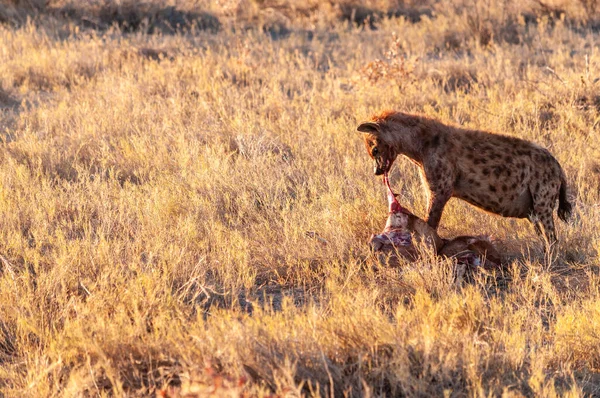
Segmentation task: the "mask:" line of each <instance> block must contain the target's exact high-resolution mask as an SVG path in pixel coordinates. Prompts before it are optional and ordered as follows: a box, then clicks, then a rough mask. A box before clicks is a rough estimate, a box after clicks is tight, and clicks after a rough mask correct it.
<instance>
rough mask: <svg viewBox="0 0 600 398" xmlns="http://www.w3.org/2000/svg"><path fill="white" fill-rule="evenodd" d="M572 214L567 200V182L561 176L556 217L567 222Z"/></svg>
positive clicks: (571, 208) (571, 207)
mask: <svg viewBox="0 0 600 398" xmlns="http://www.w3.org/2000/svg"><path fill="white" fill-rule="evenodd" d="M572 212H573V206H572V205H571V203H569V200H568V199H567V181H566V180H565V177H564V175H563V176H561V179H560V191H559V192H558V217H559V218H560V219H561V220H563V221H567V220H568V219H569V217H571V213H572Z"/></svg>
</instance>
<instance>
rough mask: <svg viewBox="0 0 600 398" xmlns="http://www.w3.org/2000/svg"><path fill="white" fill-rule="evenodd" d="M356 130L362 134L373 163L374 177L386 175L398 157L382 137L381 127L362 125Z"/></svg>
mask: <svg viewBox="0 0 600 398" xmlns="http://www.w3.org/2000/svg"><path fill="white" fill-rule="evenodd" d="M357 130H358V131H360V132H361V133H364V134H363V135H364V139H365V146H366V147H367V152H368V153H369V156H370V157H371V159H373V160H374V161H375V167H374V172H375V175H382V174H384V173H387V172H388V171H390V169H391V168H392V163H394V160H395V159H396V156H397V155H398V154H397V153H396V150H395V149H394V148H393V147H392V146H390V145H389V144H388V143H387V142H386V141H385V140H384V139H383V137H382V131H381V126H380V125H379V124H378V123H375V122H366V123H362V124H361V125H360V126H358V127H357Z"/></svg>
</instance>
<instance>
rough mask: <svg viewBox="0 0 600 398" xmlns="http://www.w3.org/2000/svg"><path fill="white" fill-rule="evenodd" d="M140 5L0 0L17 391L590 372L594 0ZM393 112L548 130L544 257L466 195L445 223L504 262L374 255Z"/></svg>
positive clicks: (5, 373)
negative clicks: (368, 135) (554, 219)
mask: <svg viewBox="0 0 600 398" xmlns="http://www.w3.org/2000/svg"><path fill="white" fill-rule="evenodd" d="M130 3H131V2H122V3H118V2H116V1H114V2H112V1H108V0H107V1H103V2H101V1H98V2H93V3H86V4H87V5H86V6H85V7H84V6H81V7H80V8H78V7H77V4H79V3H78V2H68V1H50V2H41V1H40V2H36V1H20V0H19V1H16V0H13V1H10V2H5V3H3V5H0V21H3V22H4V25H2V26H1V27H0V127H1V129H0V130H1V131H0V133H1V142H2V150H1V152H0V292H1V296H2V299H1V300H0V395H3V396H7V397H13V396H14V397H24V396H29V397H42V396H111V395H117V396H122V395H126V396H147V395H154V394H156V395H157V396H188V397H194V396H211V395H213V396H239V395H243V394H245V395H247V396H268V395H271V394H275V395H277V396H298V395H324V396H330V395H331V396H333V395H335V396H343V395H348V396H405V395H406V396H490V395H491V396H499V395H504V396H567V395H568V396H583V395H600V387H599V385H600V349H599V347H600V288H599V282H600V275H599V260H598V258H599V256H600V232H599V231H600V207H599V202H600V138H599V125H600V94H598V88H599V85H600V81H599V80H598V79H599V78H600V55H599V54H600V53H599V50H600V47H599V46H598V39H599V37H598V33H596V30H595V26H596V25H594V21H595V19H594V18H595V16H594V14H593V13H590V12H586V7H587V10H588V11H589V10H591V8H590V7H593V6H594V4H595V3H594V2H592V1H587V2H584V1H582V2H578V3H576V4H575V3H572V2H563V3H559V2H553V3H551V2H543V3H542V2H534V3H532V4H528V5H521V4H520V3H519V2H512V1H506V2H504V3H503V4H502V6H496V5H495V3H494V4H491V3H492V2H483V1H482V2H476V1H472V2H468V1H464V2H459V1H454V2H449V1H446V2H431V4H429V5H425V6H422V5H421V6H417V5H415V4H417V2H414V3H411V2H409V1H406V2H401V1H371V2H368V3H366V4H367V5H366V6H365V5H364V3H363V5H362V6H361V7H362V8H361V7H358V6H357V3H352V2H336V1H331V2H316V1H315V2H306V3H305V2H294V1H281V2H274V1H273V2H269V1H263V2H259V1H251V0H247V1H233V0H232V1H223V2H219V3H216V2H194V1H192V0H189V1H178V2H166V1H164V2H163V1H159V0H156V1H152V2H145V3H144V7H145V8H135V7H132V5H131V4H130ZM67 7H71V8H70V10H71V11H70V12H64V10H67ZM86 7H87V8H86ZM102 7H104V8H102ZM111 7H112V8H111ZM127 7H129V8H127ZM166 7H174V8H173V9H176V10H183V11H185V12H186V13H187V14H177V13H175V14H176V15H178V16H181V15H184V17H186V16H187V17H190V18H192V17H193V18H196V17H197V18H200V17H198V15H209V16H210V17H207V18H209V20H210V21H214V19H210V18H216V20H217V21H218V25H210V26H208V25H202V24H201V23H200V22H198V21H200V20H202V21H204V19H197V20H195V21H196V22H195V24H194V23H191V24H189V25H186V26H185V27H179V28H177V27H176V28H175V32H177V33H176V34H172V33H173V31H172V30H171V29H172V28H173V27H172V26H166V25H164V24H163V22H164V21H163V20H164V19H167V20H168V18H170V17H169V16H168V15H171V16H172V15H175V14H174V13H173V11H172V10H173V9H170V10H171V11H170V12H171V14H168V15H167V16H165V15H166V14H164V12H165V11H164V10H165V9H167V8H166ZM106 9H110V10H113V11H114V10H117V11H114V13H113V14H110V13H108V14H107V11H106ZM61 10H62V11H61ZM103 10H104V11H103ZM131 10H133V11H131ZM136 10H138V11H139V10H142V11H139V12H141V13H142V14H143V15H142V16H139V15H138V16H132V14H127V12H130V11H131V12H136ZM198 10H200V11H202V14H201V13H199V11H198ZM465 10H467V11H465ZM474 10H475V11H474ZM556 10H562V11H561V12H558V11H556ZM183 11H182V13H183ZM193 12H197V14H193ZM119 13H120V14H119ZM361 13H362V14H361ZM106 15H109V16H110V15H112V17H113V18H114V21H115V23H114V24H110V23H107V21H105V20H103V19H102V18H108V17H106ZM119 15H129V17H131V18H133V20H135V21H138V22H139V21H141V22H139V24H137V25H135V24H133V25H132V24H129V25H128V24H127V23H126V22H124V21H125V20H124V19H122V20H120V19H119V18H120V17H119ZM357 15H358V17H357ZM361 15H362V16H361ZM398 15H400V17H398V18H396V16H398ZM532 15H533V17H532ZM363 17H364V18H363ZM390 17H391V18H390ZM202 18H204V17H202ZM365 18H366V19H365ZM119 21H120V22H119ZM348 21H352V22H348ZM108 22H110V20H109V21H108ZM354 22H359V24H355V23H354ZM165 26H166V27H165ZM215 26H216V27H215ZM150 27H153V28H152V29H150ZM371 28H376V29H371ZM385 108H391V109H398V110H404V111H408V112H420V113H423V114H426V115H429V116H432V117H436V118H438V119H440V120H442V121H444V122H448V123H455V124H460V125H464V126H468V127H476V128H482V129H487V130H493V131H497V132H503V133H506V134H510V135H515V136H519V137H523V138H526V139H529V140H532V141H535V142H537V143H538V144H540V145H543V146H545V147H547V148H548V149H549V150H550V151H551V152H552V153H553V154H554V155H555V156H556V157H557V159H558V160H559V161H560V162H561V164H562V165H563V167H564V169H565V171H566V174H567V176H568V182H569V187H570V195H571V197H572V200H573V203H574V204H575V212H574V217H573V219H572V220H571V222H570V223H568V224H565V223H561V222H558V233H559V237H560V243H559V245H558V247H557V248H556V250H555V252H554V255H553V256H551V257H547V256H545V255H544V254H543V250H542V246H541V243H540V241H539V240H538V239H537V238H536V236H535V233H534V231H533V228H532V227H531V226H530V224H529V223H528V222H527V221H524V220H512V219H503V218H500V217H497V216H493V215H489V214H486V213H483V212H481V211H479V210H477V209H475V208H474V207H472V206H470V205H467V204H465V203H462V202H460V201H458V200H452V201H451V202H450V204H449V206H448V207H447V208H446V210H445V213H444V217H443V218H442V223H441V225H442V227H441V229H440V232H441V234H442V235H443V236H455V235H462V234H490V235H493V236H494V237H495V238H497V239H499V240H500V241H502V243H503V246H505V247H506V250H507V251H508V253H510V254H511V256H512V258H513V259H514V260H513V262H512V264H511V266H510V267H509V269H508V270H507V271H506V272H504V273H503V274H496V275H483V274H482V275H478V276H476V277H475V280H473V281H470V282H468V283H467V282H464V281H463V282H461V281H457V280H456V279H455V269H454V268H455V266H454V265H453V264H452V263H451V262H449V261H445V260H440V259H435V258H432V257H431V256H425V258H424V259H423V260H422V261H421V262H419V263H416V264H407V265H406V267H404V268H403V269H394V268H386V267H375V264H374V261H373V259H372V258H370V257H369V253H368V248H367V246H366V241H367V239H368V237H369V236H370V234H371V233H375V232H379V231H380V230H381V229H382V228H383V225H384V223H385V218H386V211H387V205H386V201H385V190H384V188H383V185H382V184H381V181H380V180H379V179H377V178H375V176H373V175H372V168H371V163H370V160H369V159H368V157H367V155H366V152H365V150H364V147H363V144H362V142H361V137H360V136H359V134H358V133H357V132H356V131H355V128H356V126H357V124H358V122H360V121H362V120H364V119H366V118H367V117H368V116H369V115H370V114H371V113H373V112H376V111H380V110H382V109H385ZM392 184H393V185H394V188H395V189H396V190H397V191H399V192H400V193H401V201H402V203H403V204H405V205H407V206H408V207H409V208H411V209H414V211H415V212H416V213H417V214H418V215H420V216H424V214H425V201H424V195H423V191H422V188H421V186H420V182H419V180H418V178H417V172H416V170H415V167H414V166H413V165H412V164H411V163H410V162H407V161H404V160H399V161H398V162H397V163H396V166H395V168H394V172H393V173H392ZM307 232H309V233H308V234H307ZM323 240H325V241H326V243H324V241H323Z"/></svg>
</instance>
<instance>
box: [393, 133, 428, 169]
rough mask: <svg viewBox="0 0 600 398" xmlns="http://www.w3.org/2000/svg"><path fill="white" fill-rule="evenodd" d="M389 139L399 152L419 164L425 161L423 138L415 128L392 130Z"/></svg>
mask: <svg viewBox="0 0 600 398" xmlns="http://www.w3.org/2000/svg"><path fill="white" fill-rule="evenodd" d="M388 140H389V143H390V145H391V146H392V147H393V148H394V149H395V150H396V152H397V153H398V154H401V155H404V156H407V157H408V158H410V159H412V160H414V161H415V162H417V163H418V164H422V163H423V144H422V142H423V139H422V137H421V136H420V134H419V133H418V132H417V131H416V130H415V129H410V128H402V129H398V130H392V131H390V134H389V136H388Z"/></svg>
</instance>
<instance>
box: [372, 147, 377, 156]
mask: <svg viewBox="0 0 600 398" xmlns="http://www.w3.org/2000/svg"><path fill="white" fill-rule="evenodd" d="M371 155H373V156H377V155H379V149H377V147H375V148H373V149H371Z"/></svg>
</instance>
